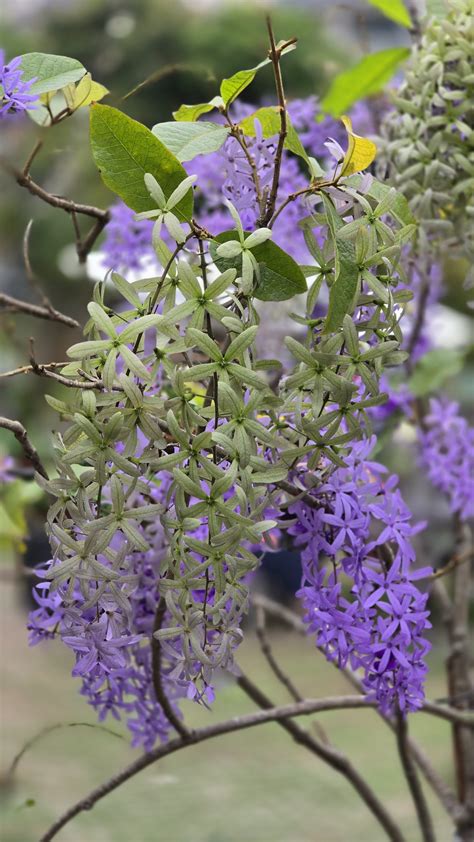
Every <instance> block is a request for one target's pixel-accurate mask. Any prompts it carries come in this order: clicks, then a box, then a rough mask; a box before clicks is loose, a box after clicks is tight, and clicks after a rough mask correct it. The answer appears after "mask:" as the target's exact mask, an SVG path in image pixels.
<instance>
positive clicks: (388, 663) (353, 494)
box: [290, 438, 430, 714]
mask: <svg viewBox="0 0 474 842" xmlns="http://www.w3.org/2000/svg"><path fill="white" fill-rule="evenodd" d="M374 444H375V438H372V439H371V440H367V441H364V442H358V443H357V444H355V445H354V446H353V449H352V452H351V453H350V455H349V456H348V457H347V460H346V462H347V467H344V468H342V467H339V468H337V469H336V470H335V471H333V473H332V474H331V475H330V476H329V478H328V479H327V480H326V481H325V482H323V483H322V484H319V485H317V487H316V489H315V490H313V489H311V490H310V491H309V492H308V493H310V494H311V496H312V497H313V498H314V501H315V503H316V504H317V505H316V506H315V507H314V508H313V507H311V506H309V505H308V504H307V502H305V501H304V500H301V501H299V502H298V503H295V504H293V506H292V507H291V509H290V512H291V513H292V514H293V515H295V516H296V521H295V523H294V525H293V526H292V527H291V528H290V532H291V534H292V535H294V537H295V543H296V544H297V545H298V546H300V547H301V548H302V554H301V556H302V563H303V582H302V587H301V590H300V591H299V592H298V594H297V595H298V596H299V598H300V599H301V600H302V602H303V605H304V609H305V612H306V616H305V621H306V623H307V624H308V629H309V630H310V631H311V632H314V633H315V634H316V643H317V645H318V647H320V648H321V649H322V650H323V651H324V652H325V654H326V657H327V658H328V659H329V660H330V661H334V662H336V663H337V665H338V666H339V667H345V666H347V665H349V666H350V667H351V668H352V669H353V670H361V671H362V682H363V686H364V688H365V690H366V692H367V694H368V696H369V698H373V699H375V700H376V701H377V703H378V705H379V707H380V709H381V711H382V712H383V713H384V714H390V713H393V712H394V711H395V710H401V711H403V712H408V711H413V710H417V709H418V708H419V707H420V706H421V704H422V702H423V698H424V696H423V682H424V678H425V675H426V672H427V667H426V663H425V656H426V653H427V652H428V650H429V648H430V644H429V643H428V642H427V640H426V638H425V637H424V635H425V632H426V629H428V628H430V623H429V621H428V611H427V610H426V602H427V598H428V597H427V594H423V593H421V591H420V590H419V588H418V587H417V585H416V580H417V579H420V578H423V577H424V576H426V575H427V574H428V573H429V572H430V569H428V568H425V569H422V570H416V569H414V567H413V562H414V560H415V552H414V548H413V544H412V542H411V539H412V537H413V536H414V535H415V534H416V533H417V532H418V531H419V530H420V529H421V528H423V524H417V525H413V524H412V523H411V513H410V511H409V509H408V508H407V506H406V504H405V503H404V501H403V498H402V496H401V493H400V490H399V489H398V488H397V483H398V478H397V477H396V476H387V475H386V468H385V467H384V466H382V465H380V464H378V463H376V462H373V461H369V456H370V452H371V450H372V449H373V447H374ZM310 479H311V477H310V475H309V474H308V472H307V471H306V469H305V465H304V464H303V465H301V466H300V468H299V473H298V475H297V481H298V482H299V483H300V485H301V484H302V485H303V486H304V487H306V488H311V482H308V480H310Z"/></svg>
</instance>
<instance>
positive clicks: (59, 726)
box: [5, 722, 125, 778]
mask: <svg viewBox="0 0 474 842" xmlns="http://www.w3.org/2000/svg"><path fill="white" fill-rule="evenodd" d="M62 728H95V729H97V730H99V731H103V732H104V733H105V734H110V736H111V737H117V739H119V740H125V737H124V736H123V734H119V733H117V731H113V730H112V729H111V728H107V726H106V725H101V724H100V723H97V722H56V723H55V725H48V726H47V727H46V728H43V729H42V731H39V733H38V734H35V735H34V737H31V738H30V739H29V740H27V741H26V743H24V745H23V746H22V748H21V749H20V751H19V752H18V753H17V754H15V757H14V758H13V760H12V762H11V763H10V766H9V767H8V769H7V771H6V774H5V776H6V777H7V778H12V777H13V776H14V774H15V772H16V770H17V767H18V764H19V762H20V760H21V759H22V757H24V755H25V754H26V752H27V751H29V750H30V748H32V747H33V746H34V745H36V743H38V742H39V741H40V740H42V739H43V737H46V736H47V735H48V734H51V733H52V732H53V731H58V730H59V729H62Z"/></svg>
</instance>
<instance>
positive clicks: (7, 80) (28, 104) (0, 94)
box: [0, 50, 38, 119]
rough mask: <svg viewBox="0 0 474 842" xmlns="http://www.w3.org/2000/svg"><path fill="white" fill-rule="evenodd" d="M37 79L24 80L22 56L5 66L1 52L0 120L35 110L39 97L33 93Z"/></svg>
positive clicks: (1, 51)
mask: <svg viewBox="0 0 474 842" xmlns="http://www.w3.org/2000/svg"><path fill="white" fill-rule="evenodd" d="M35 81H36V80H35V79H28V80H27V81H23V80H22V70H21V56H17V57H16V58H13V59H12V60H11V61H10V62H9V63H8V64H5V53H4V51H3V50H0V119H2V118H6V117H10V116H11V115H12V114H18V113H20V112H22V111H27V110H29V109H31V108H35V107H36V105H35V103H36V102H37V101H38V96H37V95H36V94H32V93H31V86H32V85H33V83H34V82H35Z"/></svg>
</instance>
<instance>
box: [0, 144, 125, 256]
mask: <svg viewBox="0 0 474 842" xmlns="http://www.w3.org/2000/svg"><path fill="white" fill-rule="evenodd" d="M40 148H41V141H38V142H37V143H36V145H35V146H34V148H33V150H32V152H31V153H30V155H29V157H28V159H27V161H26V163H25V165H24V167H23V169H22V170H19V169H17V168H16V167H14V166H12V164H10V163H9V161H6V160H5V158H2V157H0V165H1V166H2V167H3V168H4V169H5V170H7V171H8V172H9V173H10V174H11V175H12V176H13V178H14V179H15V180H16V182H17V184H19V186H20V187H24V188H25V189H26V190H28V192H29V193H31V194H32V195H33V196H37V197H38V198H39V199H41V200H42V201H43V202H46V204H48V205H51V206H52V207H54V208H60V209H61V210H63V211H65V212H66V213H68V214H70V215H71V216H72V218H73V224H75V225H76V227H75V233H76V251H77V255H78V257H79V261H80V262H81V263H84V261H85V260H86V258H87V255H88V254H89V252H90V250H91V249H92V247H93V245H94V243H95V241H96V240H97V238H98V236H99V234H100V233H101V232H102V230H103V229H104V228H105V226H106V225H107V223H108V221H109V219H110V212H109V211H108V210H104V209H103V208H97V207H95V206H94V205H87V204H83V203H82V202H74V201H73V200H72V199H67V198H65V197H64V196H56V195H55V194H54V193H50V192H49V191H48V190H45V189H44V187H41V185H40V184H38V183H37V182H36V181H34V179H33V178H32V177H31V175H30V169H31V165H32V163H33V160H34V158H35V157H36V155H37V153H38V152H39V150H40ZM77 214H80V215H82V216H87V217H90V218H92V219H94V220H95V222H94V225H93V226H92V228H91V229H90V230H89V232H88V233H87V234H86V235H85V237H84V238H83V237H81V236H80V233H79V231H78V228H77V224H76V223H75V216H76V215H77Z"/></svg>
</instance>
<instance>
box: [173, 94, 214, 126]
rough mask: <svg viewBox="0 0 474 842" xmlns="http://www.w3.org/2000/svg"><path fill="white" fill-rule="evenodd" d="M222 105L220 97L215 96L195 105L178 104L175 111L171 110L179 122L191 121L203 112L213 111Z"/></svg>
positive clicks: (197, 118)
mask: <svg viewBox="0 0 474 842" xmlns="http://www.w3.org/2000/svg"><path fill="white" fill-rule="evenodd" d="M223 105H224V101H223V99H222V97H220V96H215V97H214V98H213V99H211V100H210V101H209V102H199V103H197V105H180V107H179V108H178V110H177V111H173V117H174V119H175V120H177V121H178V122H180V123H193V122H194V121H195V120H199V118H200V117H202V115H203V114H208V113H209V111H214V109H215V108H219V107H221V106H223Z"/></svg>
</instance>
